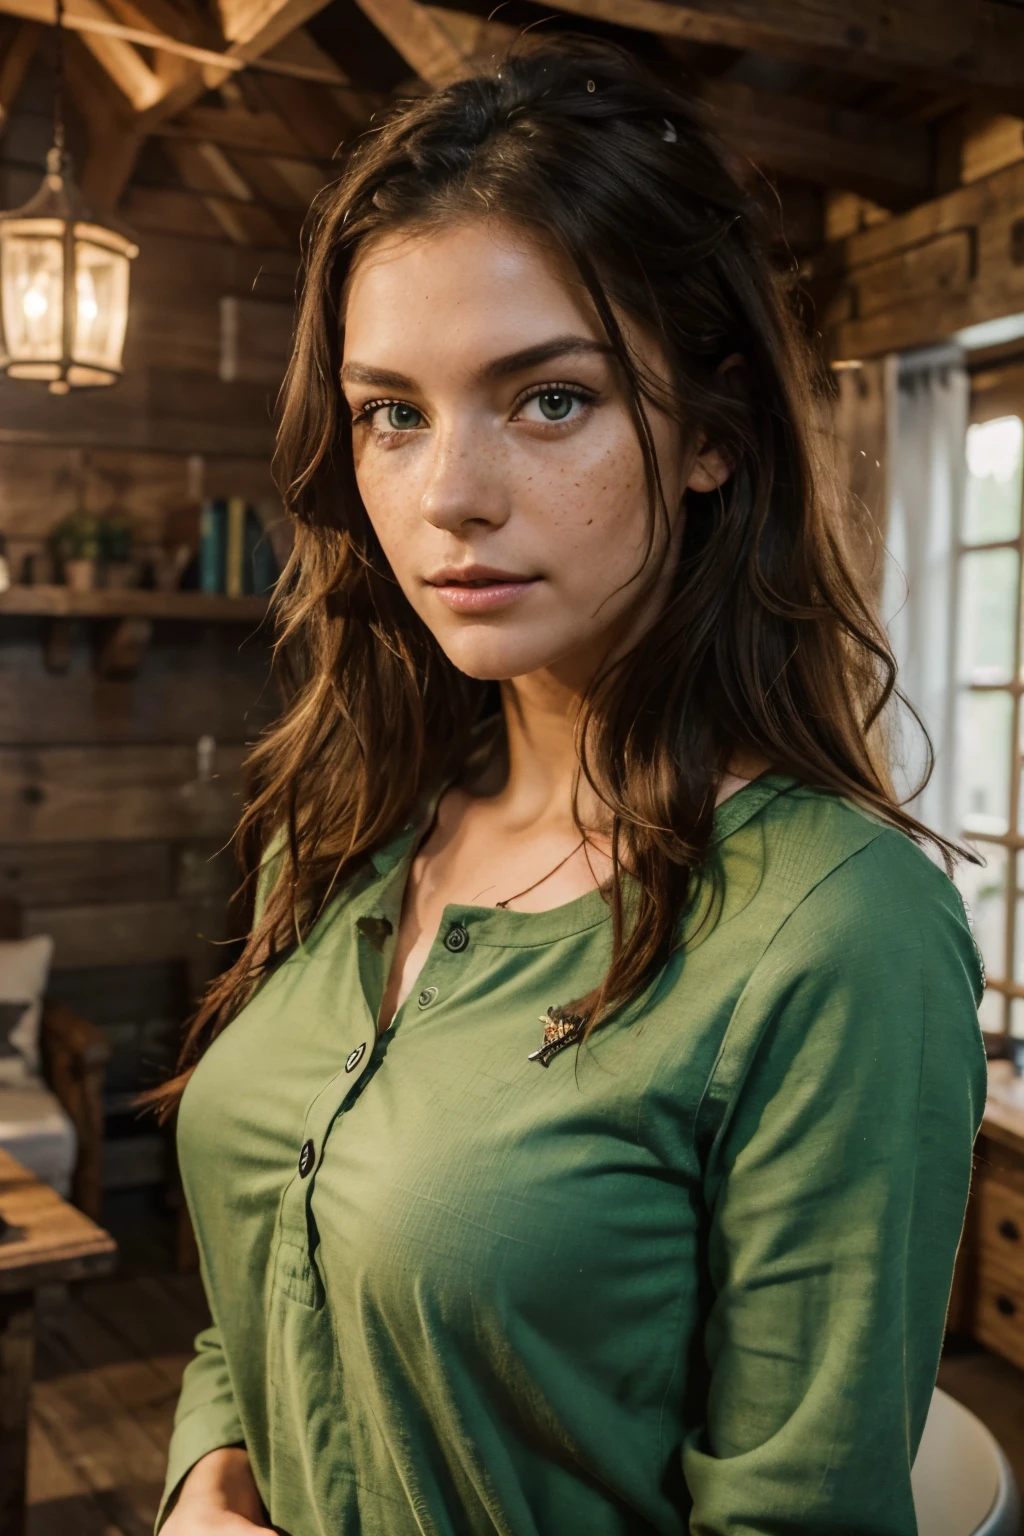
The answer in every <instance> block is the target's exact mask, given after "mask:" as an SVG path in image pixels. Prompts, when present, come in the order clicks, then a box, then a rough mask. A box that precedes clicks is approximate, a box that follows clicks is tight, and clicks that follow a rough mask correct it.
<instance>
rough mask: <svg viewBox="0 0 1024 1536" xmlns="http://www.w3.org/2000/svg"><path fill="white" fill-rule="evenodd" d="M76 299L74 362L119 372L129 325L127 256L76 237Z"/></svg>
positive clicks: (85, 367) (88, 367)
mask: <svg viewBox="0 0 1024 1536" xmlns="http://www.w3.org/2000/svg"><path fill="white" fill-rule="evenodd" d="M76 233H77V231H76ZM75 300H76V306H75V340H74V345H73V346H72V349H71V350H72V355H73V357H74V359H75V362H76V363H78V364H82V365H84V369H90V370H91V369H93V368H99V369H104V370H105V369H109V370H111V372H112V373H118V372H119V371H120V368H121V350H122V348H123V346H124V333H125V327H126V326H127V324H128V257H127V256H126V255H125V254H123V253H122V252H120V251H115V250H111V249H110V248H109V247H108V246H105V245H97V244H94V243H93V242H92V241H89V240H82V239H76V241H75ZM83 371H84V370H83ZM69 378H70V374H69ZM83 382H85V381H84V380H83ZM90 382H99V380H95V381H93V380H90Z"/></svg>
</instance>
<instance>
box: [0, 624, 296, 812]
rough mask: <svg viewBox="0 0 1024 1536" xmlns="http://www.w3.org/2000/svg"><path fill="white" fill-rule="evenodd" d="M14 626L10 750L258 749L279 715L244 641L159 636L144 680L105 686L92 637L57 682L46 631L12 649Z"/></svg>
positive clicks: (0, 683)
mask: <svg viewBox="0 0 1024 1536" xmlns="http://www.w3.org/2000/svg"><path fill="white" fill-rule="evenodd" d="M12 625H13V621H9V620H5V621H3V622H0V746H7V747H11V746H15V745H17V744H19V743H24V742H27V741H28V742H32V743H34V744H36V745H47V744H54V745H56V744H70V743H73V742H77V743H81V744H82V745H83V746H86V745H93V744H95V745H99V744H110V745H113V744H114V743H119V742H124V743H130V742H138V743H145V742H168V743H180V744H182V745H185V744H186V743H192V744H193V745H194V743H195V742H196V741H197V739H198V738H199V737H200V736H204V735H209V736H213V737H214V738H215V740H217V741H220V742H243V741H246V740H249V741H251V740H253V739H255V737H256V736H257V735H258V733H259V732H260V730H262V729H263V728H264V726H265V725H266V724H268V723H269V720H270V719H271V717H272V715H273V712H274V707H275V704H276V688H274V687H273V686H272V685H271V684H270V683H269V682H268V673H267V669H268V656H267V650H266V647H265V646H263V645H261V644H260V643H259V642H258V641H251V642H249V643H248V644H245V645H242V646H241V647H240V646H239V644H238V641H237V637H234V638H232V636H231V635H229V634H228V633H227V632H226V631H224V630H221V629H213V630H210V631H208V632H204V633H202V634H193V633H191V632H186V634H185V636H184V637H183V639H182V640H181V641H178V642H174V643H170V642H163V641H161V627H160V626H157V630H156V639H155V641H154V644H153V645H152V646H151V647H150V649H149V651H148V652H147V653H146V656H145V659H144V661H143V664H142V667H141V669H140V671H139V673H138V675H137V676H136V677H134V678H102V677H97V676H96V675H95V674H94V672H93V670H92V657H91V655H90V652H89V649H88V646H87V645H86V643H85V639H84V637H83V638H82V639H81V640H80V642H79V644H78V645H77V646H76V648H75V650H74V652H73V655H72V664H71V670H70V671H68V672H67V673H64V674H61V675H59V676H54V675H53V674H51V673H49V672H47V671H46V668H45V665H44V660H43V654H42V644H41V641H42V626H41V625H35V624H32V625H28V626H26V625H24V624H22V626H21V629H24V628H25V627H28V628H29V629H30V631H31V630H38V631H39V634H35V633H29V634H28V635H27V636H26V635H24V634H23V633H21V632H20V631H19V638H17V639H16V640H15V639H8V640H5V639H4V634H5V629H10V628H11V627H12ZM193 760H194V756H193ZM164 835H165V834H164V833H163V832H160V833H158V834H157V836H158V837H163V836H164Z"/></svg>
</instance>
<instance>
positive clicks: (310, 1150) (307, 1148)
mask: <svg viewBox="0 0 1024 1536" xmlns="http://www.w3.org/2000/svg"><path fill="white" fill-rule="evenodd" d="M315 1162H316V1147H314V1145H313V1143H312V1142H311V1141H304V1142H303V1143H302V1151H301V1152H300V1153H299V1177H300V1178H303V1179H304V1178H305V1177H306V1175H307V1174H308V1173H310V1172H311V1171H312V1168H313V1164H314V1163H315Z"/></svg>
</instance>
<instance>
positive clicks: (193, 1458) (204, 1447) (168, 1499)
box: [156, 1327, 245, 1531]
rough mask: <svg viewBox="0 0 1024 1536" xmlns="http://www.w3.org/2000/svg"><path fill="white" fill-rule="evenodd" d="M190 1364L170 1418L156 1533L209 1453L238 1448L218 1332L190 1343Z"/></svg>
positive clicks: (238, 1435)
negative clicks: (171, 1429)
mask: <svg viewBox="0 0 1024 1536" xmlns="http://www.w3.org/2000/svg"><path fill="white" fill-rule="evenodd" d="M195 1347H196V1354H195V1358H194V1359H193V1360H191V1361H189V1364H188V1365H187V1366H186V1367H185V1375H184V1379H183V1381H182V1385H181V1397H180V1398H179V1399H178V1408H177V1412H176V1413H175V1415H174V1433H173V1435H172V1436H171V1446H170V1451H169V1454H168V1459H167V1477H166V1480H165V1483H164V1492H163V1497H162V1499H161V1501H160V1510H159V1513H158V1515H157V1520H156V1530H157V1531H159V1530H160V1527H161V1526H162V1525H163V1523H164V1521H165V1520H166V1518H167V1516H168V1515H169V1514H170V1512H171V1510H172V1508H173V1507H174V1500H175V1499H176V1497H177V1495H178V1490H179V1488H180V1487H181V1484H182V1482H183V1481H184V1479H185V1477H186V1476H187V1474H188V1473H189V1472H190V1471H191V1470H192V1468H193V1467H194V1466H195V1464H196V1462H197V1461H199V1460H200V1459H201V1458H202V1457H203V1456H205V1455H206V1454H207V1453H208V1452H209V1451H216V1450H219V1449H220V1447H221V1446H225V1445H241V1444H242V1443H243V1442H244V1439H245V1437H244V1435H243V1434H242V1425H241V1422H240V1420H239V1417H238V1408H237V1406H236V1404H235V1398H234V1393H233V1392H232V1388H231V1379H230V1377H229V1375H228V1368H227V1363H226V1361H225V1359H224V1351H223V1348H222V1347H221V1341H220V1332H219V1330H218V1329H217V1328H215V1327H211V1328H206V1329H204V1330H203V1332H202V1333H200V1334H199V1335H198V1336H197V1337H196V1341H195Z"/></svg>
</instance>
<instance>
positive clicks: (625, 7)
mask: <svg viewBox="0 0 1024 1536" xmlns="http://www.w3.org/2000/svg"><path fill="white" fill-rule="evenodd" d="M378 3H380V0H378ZM534 3H536V4H542V5H543V6H544V8H545V9H546V10H550V9H551V7H550V5H548V4H547V0H534ZM557 8H558V9H559V10H561V11H567V12H569V13H571V14H572V15H577V16H586V17H588V18H589V19H591V20H594V21H601V22H605V23H610V24H612V25H614V26H620V27H634V28H637V29H639V30H640V31H643V32H656V33H659V34H661V35H663V36H665V37H675V38H682V39H684V40H687V41H691V42H696V43H711V44H716V45H717V44H721V45H725V46H726V47H730V48H742V49H754V50H756V51H758V52H761V53H768V54H775V55H780V56H782V57H784V58H793V59H799V60H804V61H806V62H808V63H816V64H824V65H830V66H838V67H839V68H841V69H844V70H848V71H849V72H851V73H853V74H862V75H870V76H876V77H879V78H881V79H886V80H894V79H895V80H898V79H900V78H901V77H905V75H906V74H907V73H908V72H910V73H912V74H914V75H916V76H917V77H918V78H919V79H922V80H925V81H928V82H929V83H931V84H933V85H935V86H936V88H938V89H942V88H945V87H947V86H949V85H950V84H953V85H956V86H958V87H961V88H963V87H966V88H967V89H969V90H974V91H977V90H988V89H995V90H997V91H1000V92H1006V93H1010V94H1013V95H1016V97H1017V99H1018V100H1019V99H1020V98H1021V96H1022V95H1024V62H1022V61H1024V10H1021V9H1020V8H1018V7H1017V6H1016V5H1007V4H1001V3H997V0H887V3H886V4H884V5H880V4H878V3H877V0H558V4H557Z"/></svg>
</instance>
